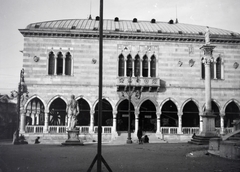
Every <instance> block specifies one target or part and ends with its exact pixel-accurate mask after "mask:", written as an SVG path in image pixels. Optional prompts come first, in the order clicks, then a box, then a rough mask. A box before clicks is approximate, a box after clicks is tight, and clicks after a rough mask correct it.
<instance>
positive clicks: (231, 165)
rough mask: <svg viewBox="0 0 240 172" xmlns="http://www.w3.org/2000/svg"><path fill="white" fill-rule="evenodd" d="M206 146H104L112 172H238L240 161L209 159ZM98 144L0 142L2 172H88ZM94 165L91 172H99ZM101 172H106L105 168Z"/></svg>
mask: <svg viewBox="0 0 240 172" xmlns="http://www.w3.org/2000/svg"><path fill="white" fill-rule="evenodd" d="M206 150H207V146H197V145H191V144H187V143H149V144H140V145H139V144H136V143H134V144H131V145H126V144H124V145H103V146H102V155H103V157H104V159H105V160H106V161H107V163H108V165H109V166H110V168H111V169H112V171H113V172H175V171H176V172H239V171H240V161H237V160H229V159H224V158H220V157H216V156H212V155H206ZM96 153H97V144H85V145H84V146H61V145H41V144H38V145H12V144H10V142H9V143H8V144H7V143H5V144H3V143H1V141H0V172H86V171H87V169H88V168H89V166H90V164H91V163H92V160H93V159H94V157H95V156H96ZM96 166H97V164H95V165H94V168H93V169H92V172H95V171H97V170H96ZM102 171H104V172H105V171H107V169H106V168H105V166H104V165H102Z"/></svg>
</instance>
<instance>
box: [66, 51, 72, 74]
mask: <svg viewBox="0 0 240 172" xmlns="http://www.w3.org/2000/svg"><path fill="white" fill-rule="evenodd" d="M71 68H72V56H71V54H70V53H69V52H68V53H67V54H66V59H65V75H71Z"/></svg>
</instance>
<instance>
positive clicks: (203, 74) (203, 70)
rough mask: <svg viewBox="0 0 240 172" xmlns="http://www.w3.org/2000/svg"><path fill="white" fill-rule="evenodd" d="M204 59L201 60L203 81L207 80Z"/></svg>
mask: <svg viewBox="0 0 240 172" xmlns="http://www.w3.org/2000/svg"><path fill="white" fill-rule="evenodd" d="M203 60H204V58H202V59H201V61H202V63H201V72H202V79H205V64H204V62H203Z"/></svg>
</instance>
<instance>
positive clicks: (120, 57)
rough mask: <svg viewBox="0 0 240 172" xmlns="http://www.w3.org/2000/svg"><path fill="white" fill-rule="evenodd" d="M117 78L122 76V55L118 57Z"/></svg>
mask: <svg viewBox="0 0 240 172" xmlns="http://www.w3.org/2000/svg"><path fill="white" fill-rule="evenodd" d="M118 76H124V57H123V55H122V54H121V55H120V56H119V57H118Z"/></svg>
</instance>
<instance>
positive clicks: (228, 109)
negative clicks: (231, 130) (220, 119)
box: [223, 99, 240, 128]
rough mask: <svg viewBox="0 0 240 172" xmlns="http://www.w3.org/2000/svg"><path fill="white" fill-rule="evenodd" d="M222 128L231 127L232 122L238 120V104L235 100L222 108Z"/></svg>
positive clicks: (239, 115)
mask: <svg viewBox="0 0 240 172" xmlns="http://www.w3.org/2000/svg"><path fill="white" fill-rule="evenodd" d="M223 109H224V112H225V116H224V127H227V128H228V127H233V121H234V120H235V119H239V118H240V106H239V102H238V101H236V100H235V99H231V100H229V101H228V102H227V103H226V104H225V106H224V108H223Z"/></svg>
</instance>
